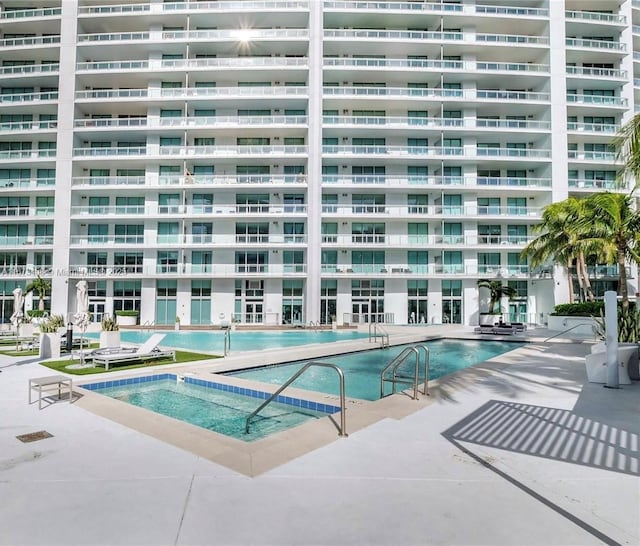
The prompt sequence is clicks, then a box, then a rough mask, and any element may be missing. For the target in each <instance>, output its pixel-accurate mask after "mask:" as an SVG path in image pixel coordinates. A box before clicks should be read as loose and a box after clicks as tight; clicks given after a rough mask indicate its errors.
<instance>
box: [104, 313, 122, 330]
mask: <svg viewBox="0 0 640 546" xmlns="http://www.w3.org/2000/svg"><path fill="white" fill-rule="evenodd" d="M100 325H101V326H102V331H103V332H117V331H118V330H120V326H119V325H118V323H117V322H116V319H113V318H111V317H110V316H109V315H105V316H104V317H103V318H102V322H100Z"/></svg>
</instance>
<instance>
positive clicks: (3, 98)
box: [0, 91, 58, 105]
mask: <svg viewBox="0 0 640 546" xmlns="http://www.w3.org/2000/svg"><path fill="white" fill-rule="evenodd" d="M54 100H58V92H57V91H48V92H46V93H16V94H12V95H0V104H2V105H5V104H9V103H15V102H19V103H26V102H36V103H37V102H44V101H54Z"/></svg>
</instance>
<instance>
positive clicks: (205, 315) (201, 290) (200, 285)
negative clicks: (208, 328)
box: [191, 280, 211, 325]
mask: <svg viewBox="0 0 640 546" xmlns="http://www.w3.org/2000/svg"><path fill="white" fill-rule="evenodd" d="M191 324H194V325H198V324H211V281H210V280H193V281H191Z"/></svg>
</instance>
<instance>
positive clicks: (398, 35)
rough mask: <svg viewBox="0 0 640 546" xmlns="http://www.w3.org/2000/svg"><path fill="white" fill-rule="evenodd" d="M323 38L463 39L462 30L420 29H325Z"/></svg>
mask: <svg viewBox="0 0 640 546" xmlns="http://www.w3.org/2000/svg"><path fill="white" fill-rule="evenodd" d="M323 34H324V39H325V40H331V39H344V40H386V41H388V40H401V41H403V42H404V41H407V40H411V41H413V40H421V41H431V42H437V43H440V42H450V41H454V42H460V41H462V40H464V34H463V33H462V32H439V31H422V30H386V29H385V30H369V29H357V28H356V29H325V30H324V33H323Z"/></svg>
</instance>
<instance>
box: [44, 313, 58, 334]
mask: <svg viewBox="0 0 640 546" xmlns="http://www.w3.org/2000/svg"><path fill="white" fill-rule="evenodd" d="M63 327H64V317H63V316H62V315H51V316H50V317H49V318H48V319H47V320H45V321H42V322H41V323H40V331H41V332H42V333H43V334H53V333H55V332H57V331H58V328H63Z"/></svg>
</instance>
